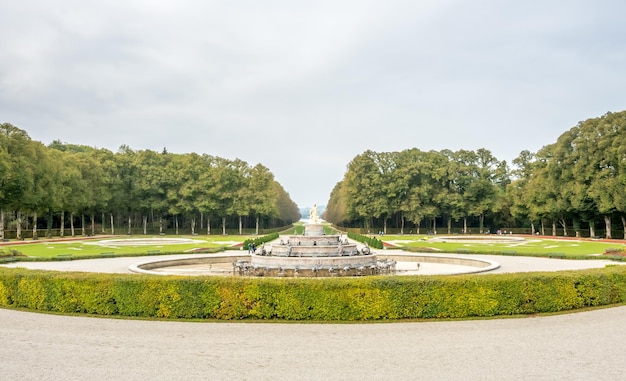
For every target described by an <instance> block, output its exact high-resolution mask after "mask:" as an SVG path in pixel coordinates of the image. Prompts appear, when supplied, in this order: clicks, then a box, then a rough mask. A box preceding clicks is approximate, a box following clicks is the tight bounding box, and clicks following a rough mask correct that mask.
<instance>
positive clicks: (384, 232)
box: [383, 218, 387, 234]
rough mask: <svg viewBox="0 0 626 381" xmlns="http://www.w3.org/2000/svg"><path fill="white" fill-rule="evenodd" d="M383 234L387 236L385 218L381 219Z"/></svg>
mask: <svg viewBox="0 0 626 381" xmlns="http://www.w3.org/2000/svg"><path fill="white" fill-rule="evenodd" d="M383 234H387V218H383Z"/></svg>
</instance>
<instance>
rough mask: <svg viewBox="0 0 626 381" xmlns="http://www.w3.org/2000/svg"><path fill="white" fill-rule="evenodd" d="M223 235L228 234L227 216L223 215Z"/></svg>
mask: <svg viewBox="0 0 626 381" xmlns="http://www.w3.org/2000/svg"><path fill="white" fill-rule="evenodd" d="M222 235H226V217H222Z"/></svg>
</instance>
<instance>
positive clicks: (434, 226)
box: [433, 218, 437, 235]
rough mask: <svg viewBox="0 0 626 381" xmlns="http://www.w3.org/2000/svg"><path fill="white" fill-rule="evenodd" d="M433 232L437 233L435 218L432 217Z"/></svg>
mask: <svg viewBox="0 0 626 381" xmlns="http://www.w3.org/2000/svg"><path fill="white" fill-rule="evenodd" d="M433 234H435V235H437V219H436V218H433Z"/></svg>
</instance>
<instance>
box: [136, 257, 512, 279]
mask: <svg viewBox="0 0 626 381" xmlns="http://www.w3.org/2000/svg"><path fill="white" fill-rule="evenodd" d="M363 257H367V256H363ZM251 258H252V256H251V255H249V254H246V255H242V254H240V253H222V254H214V255H210V256H203V257H195V258H185V259H175V260H168V259H164V260H159V261H150V262H143V263H138V264H135V265H132V266H129V270H130V271H132V272H135V273H143V274H156V275H188V276H207V275H208V276H232V275H237V272H238V271H239V270H238V269H237V268H236V267H235V266H234V264H235V263H237V262H238V261H239V263H242V261H247V262H250V261H251ZM268 258H271V257H268ZM282 259H283V260H284V259H286V258H284V257H283V258H282ZM300 259H301V258H300ZM310 259H313V258H310ZM333 259H334V258H333ZM337 259H342V258H341V257H337ZM343 259H345V258H343ZM376 260H382V261H395V262H396V269H395V271H394V274H395V275H458V274H472V273H481V272H487V271H492V270H495V269H497V268H499V267H500V264H499V263H497V262H494V261H490V260H485V259H478V258H466V257H458V256H453V255H442V254H432V255H431V254H416V253H397V252H396V253H393V254H378V255H377V256H376ZM345 267H348V266H341V265H339V264H337V265H336V267H335V266H333V271H328V270H329V268H318V270H317V271H313V268H309V269H306V268H301V269H300V268H299V269H298V271H294V270H295V267H293V268H288V267H287V266H285V265H283V266H277V267H275V268H272V269H270V268H268V269H269V270H271V271H267V273H266V272H265V271H266V269H265V268H263V267H259V268H258V269H257V271H258V274H256V276H271V277H294V276H297V277H335V276H342V275H344V276H346V275H351V276H361V275H370V274H371V272H370V270H369V268H368V267H367V266H362V267H364V268H363V269H362V270H359V269H358V268H356V269H354V268H353V269H351V270H349V272H346V273H345V274H342V272H345V270H344V268H345ZM281 268H282V271H281ZM253 275H254V274H253Z"/></svg>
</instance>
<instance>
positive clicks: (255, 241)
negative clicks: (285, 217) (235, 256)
mask: <svg viewBox="0 0 626 381" xmlns="http://www.w3.org/2000/svg"><path fill="white" fill-rule="evenodd" d="M278 237H279V235H278V233H271V234H268V235H264V236H262V237H257V238H249V239H247V240H245V241H243V249H244V250H248V245H250V244H251V243H253V244H254V246H255V247H258V246H261V245H262V244H264V243H265V242H270V241H273V240H275V239H278Z"/></svg>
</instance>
